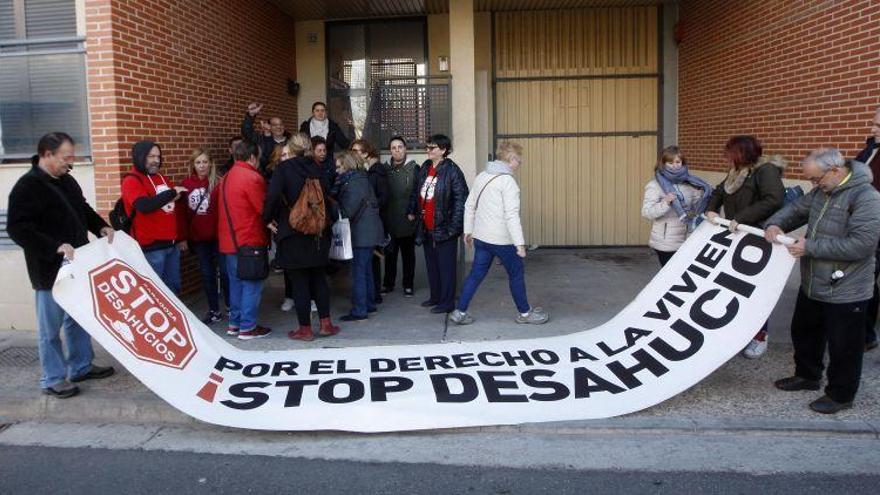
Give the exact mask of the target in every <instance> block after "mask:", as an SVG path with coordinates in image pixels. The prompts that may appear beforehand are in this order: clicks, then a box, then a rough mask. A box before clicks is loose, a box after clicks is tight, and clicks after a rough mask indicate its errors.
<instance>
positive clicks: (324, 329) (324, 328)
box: [318, 316, 339, 337]
mask: <svg viewBox="0 0 880 495" xmlns="http://www.w3.org/2000/svg"><path fill="white" fill-rule="evenodd" d="M337 333H339V327H338V326H336V325H334V324H333V323H332V322H331V321H330V317H329V316H328V317H326V318H321V330H320V331H318V336H319V337H329V336H331V335H336V334H337Z"/></svg>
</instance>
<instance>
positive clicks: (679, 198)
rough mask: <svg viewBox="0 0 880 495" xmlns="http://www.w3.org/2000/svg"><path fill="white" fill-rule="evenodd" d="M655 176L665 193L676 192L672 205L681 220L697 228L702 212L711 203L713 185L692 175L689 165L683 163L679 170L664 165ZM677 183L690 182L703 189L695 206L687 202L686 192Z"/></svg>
mask: <svg viewBox="0 0 880 495" xmlns="http://www.w3.org/2000/svg"><path fill="white" fill-rule="evenodd" d="M654 176H655V178H656V179H657V183H658V184H660V188H662V189H663V192H664V193H666V194H669V193H673V194H675V199H673V200H672V205H671V206H672V209H673V210H675V213H677V214H678V218H679V220H681V221H682V222H685V223H687V224H688V227H689V228H690V229H694V228H696V226H697V225H699V224H700V214H702V213H703V212H704V211H706V205H707V204H709V196H711V195H712V186H711V185H709V183H708V182H706V181H704V180H703V179H701V178H699V177H697V176H695V175H691V173H690V172H689V171H688V168H687V165H683V166H682V167H681V168H680V169H678V170H669V169H668V168H666V167H662V168H661V169H660V170H659V171H657V172H656V173H655V174H654ZM677 184H690V185H692V186H694V187H696V188H697V189H702V191H703V193H702V197H701V198H700V201H699V202H697V204H696V205H694V206H691V205H689V204H687V202H686V201H685V199H684V194H682V192H681V190H680V189H679V188H677V187H675V186H676V185H677Z"/></svg>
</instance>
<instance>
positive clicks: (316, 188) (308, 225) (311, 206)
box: [287, 179, 327, 236]
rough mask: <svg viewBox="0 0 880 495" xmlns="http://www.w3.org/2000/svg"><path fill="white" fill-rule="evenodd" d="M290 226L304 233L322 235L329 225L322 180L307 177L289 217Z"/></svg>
mask: <svg viewBox="0 0 880 495" xmlns="http://www.w3.org/2000/svg"><path fill="white" fill-rule="evenodd" d="M287 221H288V222H289V223H290V226H291V227H292V228H293V229H294V230H296V231H297V232H302V233H303V234H309V235H317V236H320V235H321V234H323V233H324V229H325V228H326V227H327V209H326V207H325V206H324V192H323V190H322V189H321V181H320V180H318V179H306V182H305V184H304V185H303V188H302V191H300V193H299V198H297V200H296V203H294V204H293V208H291V209H290V215H289V216H288V217H287Z"/></svg>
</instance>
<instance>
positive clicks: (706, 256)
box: [694, 243, 727, 268]
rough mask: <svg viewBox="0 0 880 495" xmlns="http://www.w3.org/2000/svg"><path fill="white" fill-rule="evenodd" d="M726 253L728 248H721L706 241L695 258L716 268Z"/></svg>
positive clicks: (700, 262)
mask: <svg viewBox="0 0 880 495" xmlns="http://www.w3.org/2000/svg"><path fill="white" fill-rule="evenodd" d="M726 253H727V250H726V249H719V248H717V247H715V246H714V245H712V244H709V243H706V245H705V246H703V249H701V250H700V252H699V253H698V254H697V257H696V258H694V261H696V262H697V263H699V264H701V265H705V266H708V267H709V268H715V267H716V266H718V262H719V261H721V258H723V257H724V255H725V254H726Z"/></svg>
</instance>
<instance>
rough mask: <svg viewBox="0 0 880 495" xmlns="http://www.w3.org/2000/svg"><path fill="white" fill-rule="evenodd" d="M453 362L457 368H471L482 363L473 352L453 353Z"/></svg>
mask: <svg viewBox="0 0 880 495" xmlns="http://www.w3.org/2000/svg"><path fill="white" fill-rule="evenodd" d="M452 362H453V363H455V367H456V368H471V367H473V366H479V365H480V363H478V362H477V361H476V360H475V359H474V355H473V354H471V353H466V354H453V355H452Z"/></svg>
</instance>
